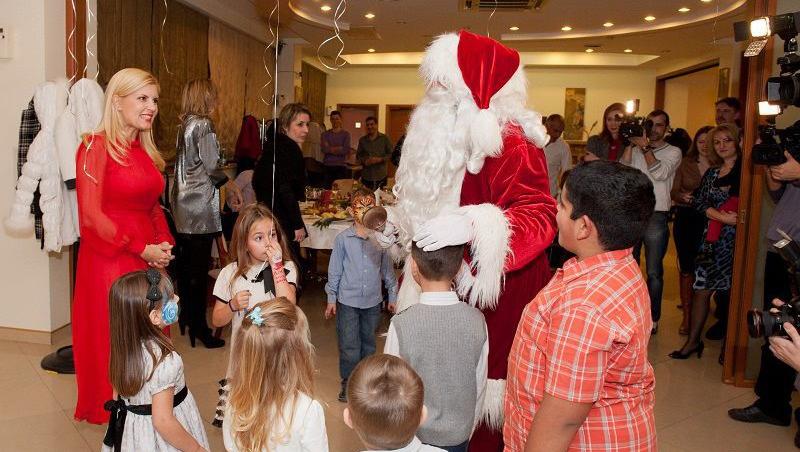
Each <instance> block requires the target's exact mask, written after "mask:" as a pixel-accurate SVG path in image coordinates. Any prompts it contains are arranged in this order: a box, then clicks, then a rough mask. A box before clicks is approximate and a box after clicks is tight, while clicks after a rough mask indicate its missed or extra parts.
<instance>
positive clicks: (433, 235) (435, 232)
mask: <svg viewBox="0 0 800 452" xmlns="http://www.w3.org/2000/svg"><path fill="white" fill-rule="evenodd" d="M474 234H475V232H474V230H473V229H472V220H471V219H470V218H469V217H467V216H466V215H462V214H460V213H449V214H445V215H440V216H438V217H436V218H434V219H432V220H428V221H426V222H425V224H423V225H422V227H420V228H419V229H418V230H417V233H416V234H414V242H416V243H417V247H419V248H422V251H436V250H439V249H442V248H444V247H446V246H454V245H463V244H465V243H469V242H471V241H472V239H473V237H474Z"/></svg>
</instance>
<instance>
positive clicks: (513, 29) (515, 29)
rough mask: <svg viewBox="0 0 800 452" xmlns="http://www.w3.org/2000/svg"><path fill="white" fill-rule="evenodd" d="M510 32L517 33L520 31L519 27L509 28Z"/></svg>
mask: <svg viewBox="0 0 800 452" xmlns="http://www.w3.org/2000/svg"><path fill="white" fill-rule="evenodd" d="M509 30H511V31H517V30H519V27H509Z"/></svg>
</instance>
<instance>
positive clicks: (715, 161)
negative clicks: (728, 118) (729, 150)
mask: <svg viewBox="0 0 800 452" xmlns="http://www.w3.org/2000/svg"><path fill="white" fill-rule="evenodd" d="M720 133H727V134H728V135H730V137H731V139H733V143H734V145H735V146H736V155H737V156H741V155H742V149H741V148H740V147H739V128H738V127H736V124H720V125H718V126H716V127H714V128H713V129H711V130H710V131H709V132H708V134H707V135H706V151H707V156H708V157H707V158H708V163H709V164H710V165H711V166H720V165H722V162H723V161H722V157H720V156H719V154H717V150H716V149H714V137H715V136H717V134H720Z"/></svg>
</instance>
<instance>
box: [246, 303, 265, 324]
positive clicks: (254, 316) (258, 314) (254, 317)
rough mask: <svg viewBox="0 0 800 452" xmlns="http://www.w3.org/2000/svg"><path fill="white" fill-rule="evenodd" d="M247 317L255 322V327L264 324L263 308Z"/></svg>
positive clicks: (259, 307)
mask: <svg viewBox="0 0 800 452" xmlns="http://www.w3.org/2000/svg"><path fill="white" fill-rule="evenodd" d="M247 317H248V318H249V319H250V320H251V321H252V322H253V325H257V326H261V325H263V324H264V317H261V306H257V307H255V308H253V310H252V311H250V314H247Z"/></svg>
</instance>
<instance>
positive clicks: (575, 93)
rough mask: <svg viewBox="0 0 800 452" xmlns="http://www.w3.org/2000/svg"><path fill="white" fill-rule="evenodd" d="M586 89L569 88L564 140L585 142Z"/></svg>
mask: <svg viewBox="0 0 800 452" xmlns="http://www.w3.org/2000/svg"><path fill="white" fill-rule="evenodd" d="M585 113H586V88H567V90H566V94H565V96H564V123H565V124H564V139H565V140H583V119H584V116H585Z"/></svg>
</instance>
